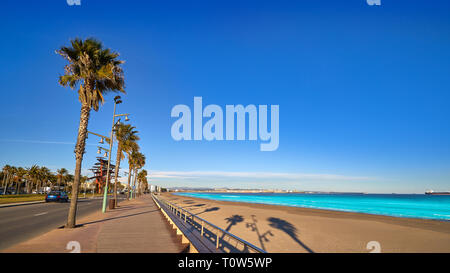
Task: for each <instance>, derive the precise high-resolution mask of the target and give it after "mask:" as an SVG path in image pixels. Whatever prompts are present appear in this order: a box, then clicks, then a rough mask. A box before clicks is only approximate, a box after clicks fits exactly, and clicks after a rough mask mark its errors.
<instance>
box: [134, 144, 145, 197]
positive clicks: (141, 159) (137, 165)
mask: <svg viewBox="0 0 450 273" xmlns="http://www.w3.org/2000/svg"><path fill="white" fill-rule="evenodd" d="M144 165H145V155H144V154H142V153H137V154H136V157H135V161H134V182H133V188H134V189H135V188H136V178H137V173H138V170H139V169H141V168H142V167H144ZM134 194H136V193H134Z"/></svg>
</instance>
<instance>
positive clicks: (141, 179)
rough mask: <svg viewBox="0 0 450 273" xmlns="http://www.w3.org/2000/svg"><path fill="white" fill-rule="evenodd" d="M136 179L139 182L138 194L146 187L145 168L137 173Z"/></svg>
mask: <svg viewBox="0 0 450 273" xmlns="http://www.w3.org/2000/svg"><path fill="white" fill-rule="evenodd" d="M137 180H138V182H139V187H138V188H139V194H141V192H142V188H143V186H144V187H147V186H148V185H147V184H148V182H147V170H142V171H140V172H139V173H138V175H137Z"/></svg>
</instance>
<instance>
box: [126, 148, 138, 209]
mask: <svg viewBox="0 0 450 273" xmlns="http://www.w3.org/2000/svg"><path fill="white" fill-rule="evenodd" d="M138 152H139V146H138V145H137V143H135V144H133V145H132V147H131V149H130V150H128V151H126V153H127V156H128V185H127V200H129V199H130V190H131V188H130V184H131V175H132V174H133V170H134V165H135V162H136V157H137V154H138Z"/></svg>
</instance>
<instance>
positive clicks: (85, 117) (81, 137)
mask: <svg viewBox="0 0 450 273" xmlns="http://www.w3.org/2000/svg"><path fill="white" fill-rule="evenodd" d="M86 88H87V87H86ZM90 111H91V108H90V106H89V105H88V104H83V105H82V106H81V113H80V125H79V127H78V137H77V144H76V146H75V159H76V165H75V174H74V179H73V184H72V199H71V200H70V209H69V214H68V216H67V224H66V228H74V227H75V224H76V214H77V203H78V188H79V185H80V175H81V163H82V161H83V154H84V151H85V146H86V136H87V127H88V123H89V115H90Z"/></svg>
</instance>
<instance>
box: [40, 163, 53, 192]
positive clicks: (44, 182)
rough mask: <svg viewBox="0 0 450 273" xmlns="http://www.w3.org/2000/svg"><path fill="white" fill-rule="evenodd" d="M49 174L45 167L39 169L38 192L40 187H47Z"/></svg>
mask: <svg viewBox="0 0 450 273" xmlns="http://www.w3.org/2000/svg"><path fill="white" fill-rule="evenodd" d="M50 175H51V172H50V170H49V169H48V168H47V167H41V168H40V169H39V191H40V189H41V188H42V186H47V182H48V180H49V179H50Z"/></svg>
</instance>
